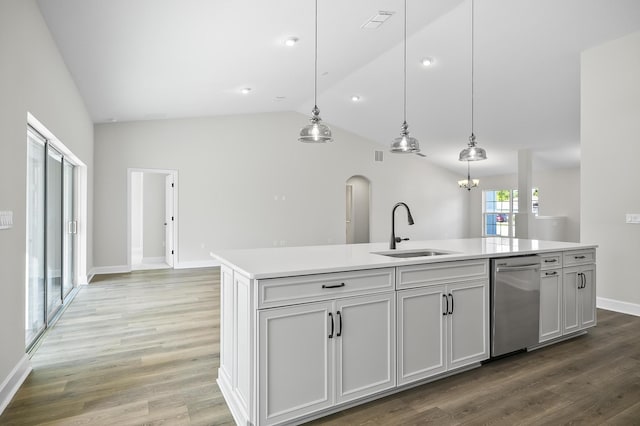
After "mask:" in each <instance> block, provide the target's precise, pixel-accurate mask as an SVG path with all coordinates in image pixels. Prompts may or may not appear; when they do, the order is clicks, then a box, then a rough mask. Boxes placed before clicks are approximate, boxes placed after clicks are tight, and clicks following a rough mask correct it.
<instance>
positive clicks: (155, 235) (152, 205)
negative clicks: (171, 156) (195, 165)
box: [142, 173, 167, 258]
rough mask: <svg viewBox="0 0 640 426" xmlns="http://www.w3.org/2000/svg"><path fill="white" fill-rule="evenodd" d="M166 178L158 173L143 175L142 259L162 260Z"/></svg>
mask: <svg viewBox="0 0 640 426" xmlns="http://www.w3.org/2000/svg"><path fill="white" fill-rule="evenodd" d="M166 176H167V175H165V174H160V173H144V183H143V188H144V190H143V192H144V206H143V208H142V210H143V217H144V242H143V245H142V247H143V249H142V253H143V255H142V257H143V258H157V257H162V258H164V234H165V229H164V216H165V211H164V210H165V205H164V198H165V196H164V192H165V182H164V181H165V177H166Z"/></svg>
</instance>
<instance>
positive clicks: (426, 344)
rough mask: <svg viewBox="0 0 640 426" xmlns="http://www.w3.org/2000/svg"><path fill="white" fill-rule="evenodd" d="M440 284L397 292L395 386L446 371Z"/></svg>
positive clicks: (445, 304)
mask: <svg viewBox="0 0 640 426" xmlns="http://www.w3.org/2000/svg"><path fill="white" fill-rule="evenodd" d="M444 289H445V287H444V286H443V285H437V286H430V287H425V288H419V289H413V290H402V291H399V292H398V295H397V298H398V326H397V333H398V385H404V384H407V383H411V382H414V381H417V380H421V379H424V378H427V377H431V376H434V375H436V374H440V373H443V372H445V371H446V369H447V363H446V360H445V357H444V353H445V350H444V349H445V330H446V327H445V324H446V322H445V319H446V316H445V314H446V306H447V300H446V297H447V295H446V294H445V291H444Z"/></svg>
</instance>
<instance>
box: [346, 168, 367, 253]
mask: <svg viewBox="0 0 640 426" xmlns="http://www.w3.org/2000/svg"><path fill="white" fill-rule="evenodd" d="M370 202H371V182H370V181H369V179H367V178H366V177H364V176H360V175H355V176H351V177H350V178H349V179H347V182H346V242H347V244H357V243H368V242H369V210H370Z"/></svg>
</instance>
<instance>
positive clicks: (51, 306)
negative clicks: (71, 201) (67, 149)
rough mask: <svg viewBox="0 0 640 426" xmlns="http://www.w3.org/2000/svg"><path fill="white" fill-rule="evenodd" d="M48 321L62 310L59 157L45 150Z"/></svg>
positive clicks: (55, 153) (60, 176)
mask: <svg viewBox="0 0 640 426" xmlns="http://www.w3.org/2000/svg"><path fill="white" fill-rule="evenodd" d="M46 191H47V192H46V198H47V204H46V206H47V210H46V217H47V219H46V223H47V232H46V241H47V253H46V259H45V263H46V265H47V292H46V297H47V321H50V320H51V319H52V318H53V316H54V315H55V314H57V313H58V310H59V309H60V308H61V307H62V226H63V223H62V155H61V154H60V153H59V152H58V151H56V150H55V149H53V148H52V147H51V146H48V147H47V190H46Z"/></svg>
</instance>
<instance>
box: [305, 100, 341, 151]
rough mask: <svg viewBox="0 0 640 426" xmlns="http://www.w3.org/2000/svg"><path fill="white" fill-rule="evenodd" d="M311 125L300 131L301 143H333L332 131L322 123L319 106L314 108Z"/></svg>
mask: <svg viewBox="0 0 640 426" xmlns="http://www.w3.org/2000/svg"><path fill="white" fill-rule="evenodd" d="M311 112H312V114H313V115H312V116H311V119H309V124H307V125H306V126H304V127H303V128H302V129H300V137H299V138H298V141H299V142H305V143H324V142H333V137H332V135H331V129H330V128H329V126H327V125H326V124H324V123H323V122H322V119H321V118H320V110H319V109H318V106H317V105H316V106H314V107H313V110H312V111H311Z"/></svg>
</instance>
